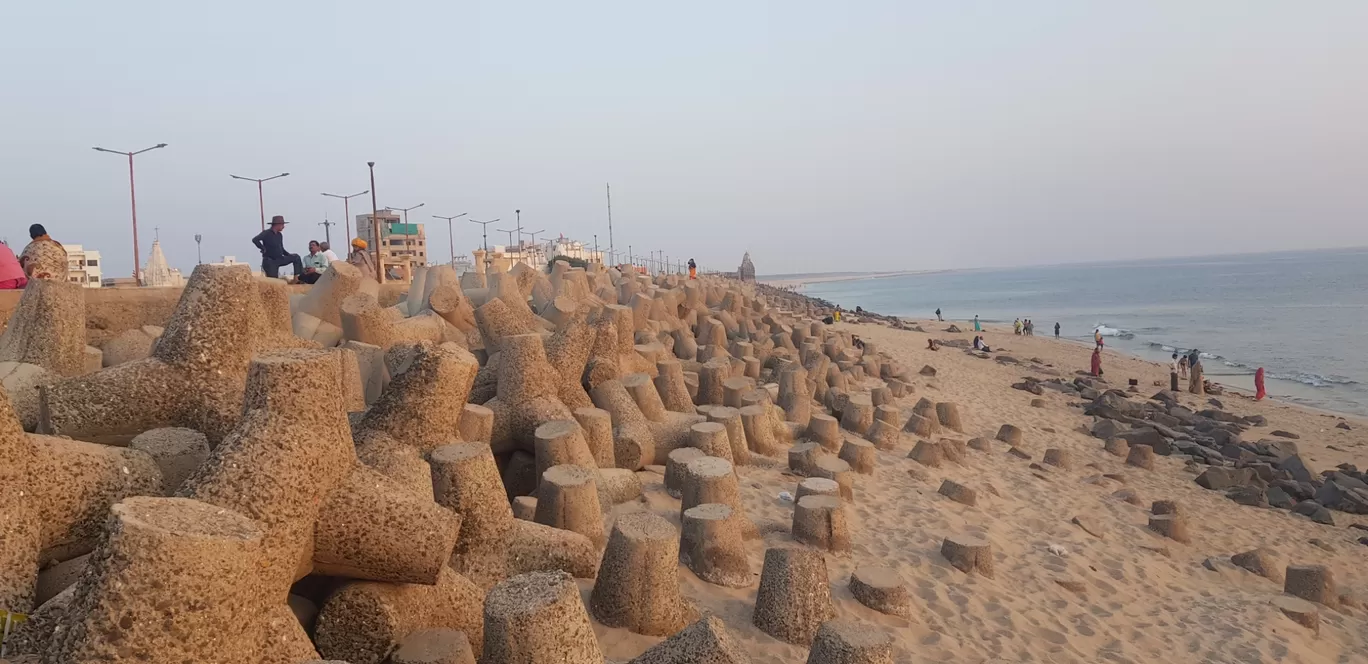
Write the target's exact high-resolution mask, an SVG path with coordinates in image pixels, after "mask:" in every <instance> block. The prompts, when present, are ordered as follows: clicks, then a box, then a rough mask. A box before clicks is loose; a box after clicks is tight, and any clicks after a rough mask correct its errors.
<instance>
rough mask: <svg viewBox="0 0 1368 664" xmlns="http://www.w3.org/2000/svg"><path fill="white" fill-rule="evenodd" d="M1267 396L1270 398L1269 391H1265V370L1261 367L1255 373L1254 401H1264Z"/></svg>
mask: <svg viewBox="0 0 1368 664" xmlns="http://www.w3.org/2000/svg"><path fill="white" fill-rule="evenodd" d="M1266 396H1268V391H1267V390H1265V389H1264V370H1263V367H1259V368H1258V370H1257V371H1255V372H1254V400H1255V401H1263V398H1264V397H1266Z"/></svg>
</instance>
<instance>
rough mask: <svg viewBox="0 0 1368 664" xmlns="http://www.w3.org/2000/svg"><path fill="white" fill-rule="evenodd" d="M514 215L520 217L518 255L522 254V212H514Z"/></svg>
mask: <svg viewBox="0 0 1368 664" xmlns="http://www.w3.org/2000/svg"><path fill="white" fill-rule="evenodd" d="M513 214H515V215H518V253H522V210H514V211H513Z"/></svg>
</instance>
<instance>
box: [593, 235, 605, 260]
mask: <svg viewBox="0 0 1368 664" xmlns="http://www.w3.org/2000/svg"><path fill="white" fill-rule="evenodd" d="M598 255H599V250H598V233H594V256H595V257H597V256H598ZM599 262H600V263H602V262H603V259H601V258H600V259H599Z"/></svg>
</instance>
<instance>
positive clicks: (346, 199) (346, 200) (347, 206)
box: [323, 189, 370, 242]
mask: <svg viewBox="0 0 1368 664" xmlns="http://www.w3.org/2000/svg"><path fill="white" fill-rule="evenodd" d="M369 193H370V190H369V189H367V190H365V191H363V192H361V193H358V194H349V195H346V196H344V195H342V194H329V193H324V194H323V195H324V196H328V197H330V198H340V199H342V215H343V216H344V217H346V219H343V221H344V222H346V224H347V241H348V242H351V199H353V198H356V197H357V196H362V195H365V194H369Z"/></svg>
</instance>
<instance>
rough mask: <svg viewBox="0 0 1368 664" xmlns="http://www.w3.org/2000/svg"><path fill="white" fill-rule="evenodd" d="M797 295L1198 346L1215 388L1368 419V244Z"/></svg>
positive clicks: (1154, 346)
mask: <svg viewBox="0 0 1368 664" xmlns="http://www.w3.org/2000/svg"><path fill="white" fill-rule="evenodd" d="M802 292H803V293H805V294H808V295H812V296H815V297H821V298H824V299H827V300H830V301H832V302H835V303H836V304H839V305H841V306H843V307H846V308H849V309H854V308H855V307H856V306H857V305H858V306H862V307H864V308H866V309H869V310H871V311H876V312H879V313H882V314H892V315H898V316H907V317H916V318H928V317H929V318H934V317H935V313H934V312H935V311H936V308H937V307H939V308H940V309H941V310H942V312H943V315H944V316H945V318H946V320H954V321H970V320H972V319H973V317H974V315H976V314H977V315H978V316H979V317H980V320H982V321H984V322H985V323H1007V324H1010V323H1011V322H1012V321H1013V320H1014V319H1016V318H1030V319H1031V320H1032V321H1034V322H1035V327H1036V335H1037V336H1046V335H1052V334H1054V324H1055V322H1059V323H1060V325H1061V336H1063V337H1067V338H1069V339H1076V340H1080V341H1085V342H1087V343H1091V339H1092V334H1093V330H1094V329H1096V328H1098V327H1102V328H1103V334H1104V335H1106V336H1107V346H1108V348H1111V349H1116V350H1121V351H1123V352H1127V353H1130V354H1133V355H1137V356H1140V357H1143V358H1146V359H1152V360H1156V361H1163V362H1167V361H1168V360H1169V357H1170V355H1171V354H1172V351H1173V350H1175V349H1177V350H1184V351H1186V350H1188V349H1192V348H1197V349H1199V350H1200V351H1201V352H1202V353H1203V354H1204V355H1206V357H1207V359H1206V360H1204V362H1203V366H1204V367H1205V369H1206V373H1207V375H1208V377H1210V378H1211V379H1212V380H1215V381H1217V382H1220V383H1223V384H1226V385H1231V386H1234V387H1243V388H1245V389H1250V390H1252V389H1253V385H1254V379H1253V374H1254V370H1255V369H1256V368H1258V367H1263V368H1264V373H1265V377H1266V378H1267V381H1266V386H1267V389H1268V392H1269V394H1270V395H1272V396H1274V397H1276V398H1279V399H1284V400H1287V401H1294V402H1299V403H1303V404H1306V405H1310V406H1315V407H1318V408H1324V409H1327V410H1334V411H1338V412H1343V413H1351V414H1355V415H1368V346H1366V345H1365V344H1368V248H1360V249H1345V250H1321V251H1298V252H1279V253H1268V254H1244V255H1235V256H1212V257H1202V258H1185V259H1172V260H1153V261H1135V262H1119V263H1096V264H1077V265H1060V266H1051V267H1030V268H1012V269H993V270H957V271H948V272H934V273H926V274H913V275H903V276H897V277H883V278H872V279H858V280H849V281H833V282H826V283H813V284H808V285H806V286H805V287H804V288H803V289H802Z"/></svg>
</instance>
